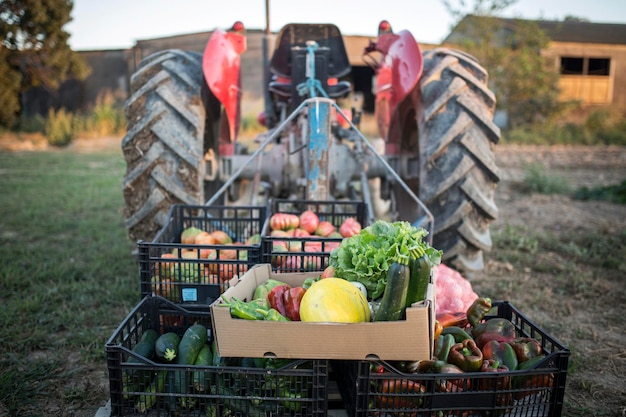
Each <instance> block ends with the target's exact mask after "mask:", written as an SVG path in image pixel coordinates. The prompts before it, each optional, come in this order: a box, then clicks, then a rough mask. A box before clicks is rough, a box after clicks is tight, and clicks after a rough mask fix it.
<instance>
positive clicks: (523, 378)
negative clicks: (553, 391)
mask: <svg viewBox="0 0 626 417" xmlns="http://www.w3.org/2000/svg"><path fill="white" fill-rule="evenodd" d="M544 359H545V356H543V355H541V356H535V357H534V358H530V359H528V360H527V361H524V362H521V363H520V364H519V365H517V370H519V371H525V370H528V369H534V368H535V367H536V366H537V364H538V363H539V362H541V361H543V360H544ZM553 385H554V375H553V374H552V373H551V372H547V371H545V372H540V371H535V372H533V373H531V374H526V373H525V372H524V373H522V374H521V375H520V376H515V377H513V380H512V381H511V386H512V388H513V389H514V390H515V392H514V397H515V399H516V400H519V399H521V398H524V397H526V396H528V395H531V394H536V393H537V392H538V390H539V389H541V388H547V387H552V386H553Z"/></svg>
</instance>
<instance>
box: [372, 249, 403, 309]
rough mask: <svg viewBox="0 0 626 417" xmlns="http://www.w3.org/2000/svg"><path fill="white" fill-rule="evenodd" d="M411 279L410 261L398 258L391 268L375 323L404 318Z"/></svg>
mask: <svg viewBox="0 0 626 417" xmlns="http://www.w3.org/2000/svg"><path fill="white" fill-rule="evenodd" d="M410 278H411V271H410V270H409V265H408V259H406V258H398V259H396V260H395V261H394V262H393V263H392V264H391V265H390V266H389V270H388V271H387V285H386V286H385V291H384V292H383V296H382V299H381V301H380V306H379V307H378V311H377V312H376V317H375V318H374V320H375V321H394V320H401V319H402V318H403V317H404V312H405V310H406V297H407V294H408V290H409V280H410Z"/></svg>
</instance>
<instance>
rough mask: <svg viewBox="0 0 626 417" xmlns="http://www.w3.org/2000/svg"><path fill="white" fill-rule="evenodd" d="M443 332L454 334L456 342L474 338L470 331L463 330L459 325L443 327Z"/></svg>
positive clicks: (443, 333)
mask: <svg viewBox="0 0 626 417" xmlns="http://www.w3.org/2000/svg"><path fill="white" fill-rule="evenodd" d="M441 334H442V335H445V334H451V335H452V336H454V342H455V343H459V342H462V341H464V340H465V339H471V338H472V336H470V334H469V333H467V332H466V331H465V330H463V329H462V328H460V327H459V326H448V327H444V328H443V329H441Z"/></svg>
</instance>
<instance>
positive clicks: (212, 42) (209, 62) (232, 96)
mask: <svg viewBox="0 0 626 417" xmlns="http://www.w3.org/2000/svg"><path fill="white" fill-rule="evenodd" d="M246 48H247V43H246V36H245V34H244V31H243V25H242V24H241V22H236V23H235V24H234V25H233V27H232V29H231V30H229V31H225V30H222V29H216V30H215V31H213V33H212V34H211V37H210V38H209V41H208V43H207V45H206V48H205V49H204V55H203V57H202V71H203V73H204V79H205V82H206V83H207V86H208V87H209V89H210V90H211V93H212V94H213V95H214V96H215V98H217V99H218V100H219V102H220V103H221V104H222V106H223V107H224V111H225V113H226V120H227V122H228V126H227V127H225V126H223V125H222V126H220V139H219V142H220V155H231V154H232V153H233V149H234V142H235V140H236V138H237V133H238V131H239V122H240V120H241V114H240V113H241V110H240V108H241V94H242V90H241V59H240V55H241V54H242V53H243V52H244V51H245V50H246Z"/></svg>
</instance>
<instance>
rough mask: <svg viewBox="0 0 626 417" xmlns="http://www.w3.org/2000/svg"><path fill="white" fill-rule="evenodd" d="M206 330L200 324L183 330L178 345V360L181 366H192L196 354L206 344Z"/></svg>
mask: <svg viewBox="0 0 626 417" xmlns="http://www.w3.org/2000/svg"><path fill="white" fill-rule="evenodd" d="M207 340H208V332H207V328H206V327H205V326H204V325H202V324H194V325H191V326H189V327H188V328H187V330H185V333H184V334H183V337H182V339H180V343H179V344H178V360H177V363H179V364H181V365H193V364H194V363H195V361H196V358H197V357H198V353H200V350H201V349H202V346H204V345H205V344H206V343H207Z"/></svg>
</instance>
